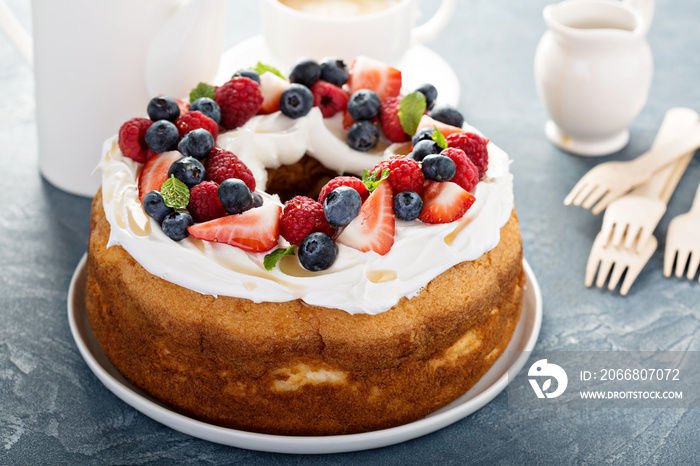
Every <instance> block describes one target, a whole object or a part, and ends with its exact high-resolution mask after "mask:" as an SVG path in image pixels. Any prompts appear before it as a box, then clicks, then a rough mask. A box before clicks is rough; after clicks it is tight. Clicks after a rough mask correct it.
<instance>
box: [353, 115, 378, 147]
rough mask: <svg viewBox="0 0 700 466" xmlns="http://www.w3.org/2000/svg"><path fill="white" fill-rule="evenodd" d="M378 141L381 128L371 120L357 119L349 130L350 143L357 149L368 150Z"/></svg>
mask: <svg viewBox="0 0 700 466" xmlns="http://www.w3.org/2000/svg"><path fill="white" fill-rule="evenodd" d="M378 142H379V129H378V128H377V125H375V124H374V123H372V122H371V121H367V120H360V121H356V122H355V123H353V124H352V126H351V127H350V129H349V130H348V145H349V146H350V147H351V148H353V149H355V150H359V151H362V152H367V151H368V150H370V149H372V148H373V147H374V146H376V145H377V143H378Z"/></svg>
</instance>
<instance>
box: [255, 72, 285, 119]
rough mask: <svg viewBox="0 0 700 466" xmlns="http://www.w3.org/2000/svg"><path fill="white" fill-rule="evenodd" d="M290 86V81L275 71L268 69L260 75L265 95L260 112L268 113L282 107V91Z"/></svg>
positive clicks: (261, 89)
mask: <svg viewBox="0 0 700 466" xmlns="http://www.w3.org/2000/svg"><path fill="white" fill-rule="evenodd" d="M287 87H289V81H287V80H286V79H282V78H280V77H279V76H277V75H276V74H275V73H270V72H269V71H266V72H265V73H263V74H261V75H260V93H261V94H262V96H263V101H262V104H261V105H260V110H258V113H262V114H263V115H266V114H268V113H273V112H276V111H277V110H279V109H280V96H281V95H282V91H283V90H285V89H286V88H287Z"/></svg>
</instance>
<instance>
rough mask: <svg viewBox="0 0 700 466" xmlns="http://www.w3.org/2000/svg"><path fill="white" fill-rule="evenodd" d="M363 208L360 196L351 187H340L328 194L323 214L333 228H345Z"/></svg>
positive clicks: (324, 202)
mask: <svg viewBox="0 0 700 466" xmlns="http://www.w3.org/2000/svg"><path fill="white" fill-rule="evenodd" d="M360 207H362V198H361V197H360V194H359V193H358V192H357V191H356V190H355V189H353V188H351V187H349V186H340V187H339V188H335V189H334V190H333V191H331V192H330V193H328V196H326V199H325V200H324V201H323V213H324V214H325V216H326V220H328V224H329V225H330V226H332V227H344V226H345V225H347V224H348V223H350V222H352V219H354V218H355V217H357V214H359V213H360Z"/></svg>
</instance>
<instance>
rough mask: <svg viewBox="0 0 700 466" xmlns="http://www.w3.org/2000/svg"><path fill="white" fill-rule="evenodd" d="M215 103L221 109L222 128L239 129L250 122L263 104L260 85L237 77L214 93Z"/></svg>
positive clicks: (242, 77) (248, 79)
mask: <svg viewBox="0 0 700 466" xmlns="http://www.w3.org/2000/svg"><path fill="white" fill-rule="evenodd" d="M214 101H216V103H217V104H219V107H220V108H221V126H223V127H224V128H226V129H233V128H238V127H239V126H243V125H244V124H245V122H246V121H248V120H250V119H251V118H252V117H253V116H255V114H256V113H258V110H259V109H260V106H261V105H262V103H263V95H262V93H261V92H260V85H259V84H258V83H256V82H255V81H253V80H252V79H250V78H246V77H244V76H236V77H235V78H233V79H230V80H229V81H227V82H226V83H224V84H223V85H222V86H219V87H217V88H216V90H215V91H214Z"/></svg>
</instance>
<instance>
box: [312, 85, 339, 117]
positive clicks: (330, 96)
mask: <svg viewBox="0 0 700 466" xmlns="http://www.w3.org/2000/svg"><path fill="white" fill-rule="evenodd" d="M311 93H312V94H313V95H314V106H316V107H318V108H320V109H321V114H322V115H323V118H328V117H332V116H333V115H335V114H336V113H338V112H342V111H344V110H345V109H346V108H347V106H348V94H347V93H346V92H345V91H344V90H342V89H341V88H339V87H338V86H334V85H333V84H331V83H329V82H326V81H323V80H320V79H319V80H318V81H316V82H315V83H314V84H313V86H311Z"/></svg>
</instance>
